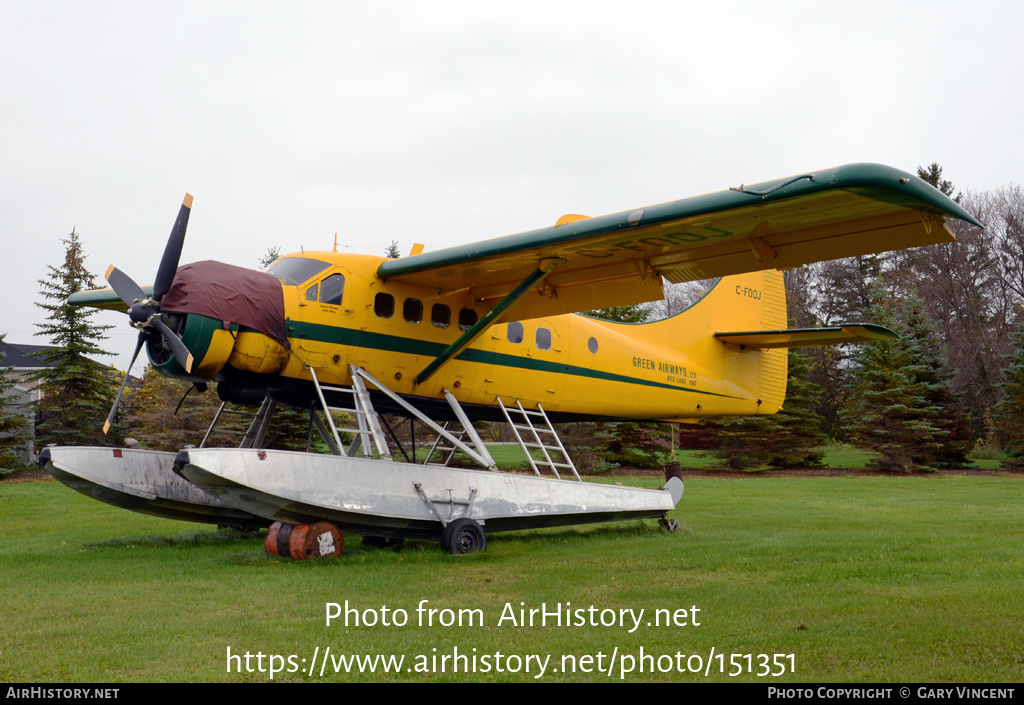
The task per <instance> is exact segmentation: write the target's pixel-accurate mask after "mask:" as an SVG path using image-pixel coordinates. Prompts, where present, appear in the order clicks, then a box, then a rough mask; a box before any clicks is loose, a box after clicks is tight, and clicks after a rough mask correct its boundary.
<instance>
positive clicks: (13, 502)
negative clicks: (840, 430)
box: [0, 476, 1024, 682]
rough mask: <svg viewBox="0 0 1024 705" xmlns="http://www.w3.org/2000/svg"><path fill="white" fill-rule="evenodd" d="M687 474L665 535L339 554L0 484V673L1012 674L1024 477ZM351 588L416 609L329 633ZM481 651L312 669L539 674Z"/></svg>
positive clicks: (77, 677) (569, 677)
mask: <svg viewBox="0 0 1024 705" xmlns="http://www.w3.org/2000/svg"><path fill="white" fill-rule="evenodd" d="M609 479H614V480H617V481H623V478H621V477H619V478H609ZM627 480H628V478H627ZM639 482H643V483H647V484H658V480H657V479H655V478H649V479H645V480H642V481H639ZM686 485H687V487H686V494H685V496H684V497H683V499H682V501H681V502H680V506H679V508H678V509H677V510H676V511H675V512H674V513H673V516H674V517H675V518H677V519H678V520H679V522H680V525H681V528H680V530H679V531H678V532H676V533H674V534H669V533H665V532H663V531H661V530H660V529H659V528H658V526H657V523H656V522H654V521H647V522H637V521H633V522H626V523H620V524H602V525H594V526H589V527H580V528H571V529H559V530H544V531H526V532H517V533H510V534H496V535H492V536H490V537H489V545H488V550H487V552H486V553H482V554H476V555H472V556H466V557H462V558H453V557H451V556H448V555H446V554H445V553H444V552H442V551H441V549H440V548H439V547H438V546H437V544H432V543H426V542H407V545H406V547H405V548H404V549H403V550H400V551H391V550H371V549H364V548H363V547H362V545H361V541H360V539H359V538H358V537H346V547H345V556H344V557H343V558H342V559H340V560H337V561H324V562H315V563H313V562H311V563H298V562H293V561H290V560H284V559H280V558H276V557H271V556H268V555H267V554H266V553H265V552H264V550H263V545H262V539H261V538H252V537H244V536H238V535H236V534H233V533H228V532H218V531H217V530H216V529H213V528H209V527H205V526H199V525H190V524H184V523H178V522H173V521H167V520H160V519H155V518H151V517H146V516H143V515H140V514H134V513H131V512H127V511H124V510H120V509H116V508H114V507H110V506H107V505H104V504H101V503H99V502H96V501H94V500H91V499H89V498H87V497H84V496H82V495H79V494H77V493H75V492H72V491H71V490H69V489H67V488H65V487H64V486H63V485H60V484H58V483H56V482H52V481H32V482H4V483H0V541H2V544H0V545H2V548H0V586H2V596H3V599H2V600H0V625H2V626H0V680H2V681H5V682H24V681H48V682H49V681H249V680H251V681H263V680H268V678H269V676H268V675H267V674H266V673H241V674H239V673H237V672H235V673H227V672H226V665H227V660H226V656H227V650H228V649H229V648H230V650H231V652H232V653H233V654H244V653H245V652H247V651H248V652H249V653H250V654H252V655H254V656H255V654H257V653H263V654H264V655H265V660H264V665H265V666H266V665H269V655H270V654H275V655H283V656H287V655H289V654H294V655H295V661H294V663H295V665H296V667H301V669H302V671H303V672H293V673H279V674H277V676H276V677H275V680H297V681H302V680H320V677H319V675H318V674H319V668H316V669H315V670H316V674H315V675H314V677H313V678H310V676H309V675H308V671H307V669H308V668H309V664H308V663H302V662H301V659H303V658H306V659H312V657H313V655H314V649H316V648H317V647H319V649H320V652H319V653H320V654H322V653H323V651H324V650H325V649H326V648H327V647H330V648H331V653H332V654H368V655H374V654H383V655H387V654H394V655H403V656H404V657H405V658H406V659H407V660H406V662H405V664H404V667H403V670H404V668H405V667H408V668H415V665H416V662H415V661H414V659H415V657H416V656H417V655H425V656H427V657H428V658H429V657H430V656H438V657H439V658H440V656H441V655H446V654H451V653H453V650H454V649H455V648H458V649H459V652H460V653H462V654H464V655H465V654H475V655H477V656H478V658H479V657H480V656H483V655H485V654H489V655H493V654H495V653H496V652H501V653H502V654H504V655H506V656H508V655H518V656H523V657H525V656H526V655H528V654H533V655H539V656H547V655H550V656H551V660H550V661H549V662H548V670H547V671H546V673H545V675H544V676H543V678H542V680H545V681H561V680H566V681H577V680H578V681H606V680H619V677H620V675H621V670H622V666H623V664H624V663H628V662H624V661H622V660H621V659H620V660H619V661H617V662H616V664H615V665H614V667H613V670H612V675H611V676H609V675H607V674H605V675H601V674H599V673H589V674H586V673H580V672H577V673H564V672H557V673H556V672H553V670H552V669H554V668H559V669H560V666H561V658H562V656H563V655H565V654H568V655H573V656H576V657H582V656H585V655H592V656H594V657H596V656H597V655H598V652H600V653H602V654H604V658H605V659H606V663H605V665H606V667H607V660H608V659H610V656H611V655H612V654H613V653H617V654H619V655H623V654H625V655H632V656H634V657H636V656H639V654H640V650H641V648H642V649H643V650H644V653H646V654H648V655H652V654H653V655H654V656H655V657H657V656H665V655H670V656H672V657H673V658H672V659H669V660H668V661H666V660H665V659H664V658H663V659H662V661H661V662H660V663H661V665H663V666H665V665H668V664H669V661H673V659H674V657H675V655H676V654H677V653H681V654H683V655H684V656H689V655H692V654H698V655H701V658H702V659H704V660H706V659H707V657H708V656H709V655H710V654H711V652H712V649H714V650H715V651H714V653H715V654H722V653H725V654H734V653H735V654H752V655H754V659H753V664H754V667H755V668H754V670H755V673H756V671H757V670H758V659H757V655H759V654H762V653H764V654H793V657H792V663H793V664H794V666H795V672H793V673H788V672H787V673H786V675H784V676H781V677H779V678H776V679H774V681H783V682H784V681H792V682H808V681H927V682H931V681H1020V680H1021V679H1022V676H1024V610H1021V607H1020V591H1021V585H1022V584H1024V580H1022V578H1024V478H1021V477H1020V476H989V477H970V478H968V477H962V476H930V477H906V478H903V477H877V476H873V477H817V478H794V477H771V476H759V477H751V478H744V479H720V478H693V479H690V480H688V481H687V483H686ZM346 600H347V601H349V603H350V605H353V606H357V607H358V608H359V609H360V610H366V609H370V610H374V611H376V612H377V614H379V613H380V609H381V607H382V606H386V607H387V608H388V609H389V610H398V609H402V610H405V611H406V612H407V613H408V614H409V616H410V624H409V625H407V626H404V627H399V626H391V627H384V626H375V627H368V626H359V627H356V626H349V627H345V626H344V625H342V624H340V623H339V622H335V623H334V624H333V625H332V626H329V627H328V626H326V625H325V604H326V603H328V602H338V603H342V604H344V602H345V601H346ZM421 600H428V601H429V602H428V603H427V606H429V607H434V608H437V609H449V610H453V611H456V612H457V611H458V610H460V609H473V610H479V613H477V614H479V615H481V616H482V617H483V620H484V623H483V624H482V625H480V624H478V625H474V626H463V627H458V626H440V625H436V624H435V625H434V626H432V627H427V626H422V627H421V626H416V624H415V622H416V608H417V605H419V603H420V601H421ZM521 602H522V603H525V606H526V607H527V608H539V607H540V606H541V604H542V603H547V605H548V606H549V607H553V606H554V605H555V604H556V603H561V604H563V605H564V603H566V602H570V603H571V604H572V607H573V608H588V607H589V606H591V605H593V606H595V607H597V608H599V609H613V610H619V609H632V610H636V611H639V610H640V609H643V610H645V613H644V617H643V620H642V623H641V626H640V627H639V628H637V629H636V630H635V631H633V632H632V633H630V632H629V629H628V628H621V627H619V626H589V625H588V626H561V627H558V626H547V627H541V626H534V627H530V626H511V625H509V624H504V625H499V624H498V623H497V622H498V619H499V617H500V616H501V614H502V611H503V609H504V608H505V605H506V604H508V605H511V606H512V607H513V608H515V609H518V608H519V607H520V603H521ZM693 606H696V607H697V608H699V610H700V612H699V613H697V619H698V621H700V626H660V627H659V626H647V621H648V618H649V617H650V616H651V615H652V614H653V612H654V610H658V609H662V610H669V611H670V612H674V611H675V610H690V609H691V608H692V607H693ZM467 614H468V613H467ZM690 614H691V615H692V613H690ZM434 649H437V651H433V650H434ZM473 649H476V652H473V651H472V650H473ZM616 650H617V652H616ZM716 659H717V657H716ZM741 661H742V663H743V664H745V663H746V661H745V660H743V659H741ZM594 663H595V666H596V664H597V662H596V661H595V662H594ZM673 663H675V662H674V661H673ZM690 663H691V664H693V665H696V662H695V661H692V662H690ZM786 663H787V665H788V663H789V661H788V660H787V661H786ZM714 664H715V665H714V667H713V668H711V669H710V672H709V674H708V675H707V677H705V675H704V674H703V673H700V674H692V673H689V672H685V663H684V672H682V673H679V672H676V671H675V670H673V671H672V672H670V673H655V674H650V673H644V674H639V673H636V672H633V673H629V674H626V675H625V680H627V681H637V680H665V681H681V682H696V681H703V680H705V679H706V680H723V681H727V680H730V678H729V676H727V675H723V674H721V673H720V672H719V670H720V669H719V663H718V661H717V660H715V661H714ZM239 665H241V664H239ZM251 665H252V666H253V667H254V668H255V667H256V660H255V658H254V659H253V660H252V663H251ZM279 665H284V666H285V667H286V668H287V662H286V661H282V662H280V663H279ZM513 665H514V662H513ZM491 666H492V667H491V670H490V672H487V673H478V674H476V675H466V674H464V673H458V674H453V673H451V665H450V663H449V666H448V670H449V672H448V673H446V674H440V673H425V674H418V673H416V672H415V671H413V672H409V671H405V672H401V673H398V674H392V675H382V674H381V673H377V674H362V675H359V674H352V675H333V674H330V670H331V669H330V668H328V669H326V673H327V674H328V675H325V676H324V680H328V679H329V680H336V681H355V680H402V681H430V680H509V681H517V680H522V681H531V680H533V676H534V675H536V674H537V668H536V664H535V663H534V664H533V669H532V671H531V673H523V672H521V673H498V672H496V667H495V664H494V663H493V662H491ZM725 667H726V671H727V672H728V670H729V656H726V657H725ZM634 668H639V666H638V665H634ZM236 670H237V669H236ZM734 680H758V678H757V676H756V675H749V674H747V673H744V674H743V675H741V676H738V677H736V678H734ZM760 680H762V681H770V680H773V679H772V678H770V677H768V678H762V679H760Z"/></svg>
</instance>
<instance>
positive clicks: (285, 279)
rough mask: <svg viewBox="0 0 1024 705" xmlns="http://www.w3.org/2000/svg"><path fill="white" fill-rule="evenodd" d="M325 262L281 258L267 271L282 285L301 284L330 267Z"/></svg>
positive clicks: (301, 258)
mask: <svg viewBox="0 0 1024 705" xmlns="http://www.w3.org/2000/svg"><path fill="white" fill-rule="evenodd" d="M330 266H331V265H329V264H328V263H327V262H321V261H320V260H318V259H309V258H308V257H282V258H281V259H279V260H277V262H275V263H274V264H272V265H271V266H270V269H268V270H267V272H268V273H269V274H273V275H274V276H275V277H277V278H278V279H279V280H280V281H281V283H283V284H291V285H293V286H294V285H296V284H301V283H302V282H306V281H309V280H310V279H312V278H313V277H315V276H316V275H317V274H319V273H320V272H322V271H324V270H325V269H327V268H328V267H330Z"/></svg>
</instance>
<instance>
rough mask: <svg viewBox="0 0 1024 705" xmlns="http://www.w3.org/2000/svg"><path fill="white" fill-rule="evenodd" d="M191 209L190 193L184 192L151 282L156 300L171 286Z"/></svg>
mask: <svg viewBox="0 0 1024 705" xmlns="http://www.w3.org/2000/svg"><path fill="white" fill-rule="evenodd" d="M191 211H192V194H189V193H186V194H185V200H184V201H183V202H182V204H181V208H180V209H179V210H178V217H177V218H176V219H175V221H174V227H172V228H171V235H170V237H168V238H167V246H166V247H164V256H163V257H162V258H161V259H160V268H159V269H157V271H156V281H155V282H154V283H153V298H154V299H155V300H157V301H159V300H160V299H162V298H163V297H164V294H166V293H167V291H168V290H169V289H170V288H171V284H172V283H173V282H174V273H175V272H177V271H178V260H180V259H181V248H182V246H184V244H185V228H187V227H188V214H189V213H190V212H191Z"/></svg>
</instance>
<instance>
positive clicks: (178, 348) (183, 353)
mask: <svg viewBox="0 0 1024 705" xmlns="http://www.w3.org/2000/svg"><path fill="white" fill-rule="evenodd" d="M153 325H154V326H155V327H156V329H157V330H158V331H160V332H161V333H162V334H163V336H164V340H165V341H167V344H168V345H169V346H171V352H173V353H174V357H176V358H177V359H178V362H179V363H181V366H182V367H184V368H185V371H186V372H191V371H192V353H190V352H189V351H188V348H186V347H185V343H183V342H181V338H179V337H178V336H176V335H175V334H174V332H173V331H172V330H171V329H170V328H168V327H167V324H166V323H164V322H163V321H161V320H160V319H159V318H157V317H156V316H154V317H153Z"/></svg>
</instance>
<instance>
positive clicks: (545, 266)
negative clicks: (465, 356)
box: [416, 258, 565, 384]
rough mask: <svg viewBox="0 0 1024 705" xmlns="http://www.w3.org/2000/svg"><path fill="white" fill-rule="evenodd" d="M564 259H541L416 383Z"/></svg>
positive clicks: (483, 328)
mask: <svg viewBox="0 0 1024 705" xmlns="http://www.w3.org/2000/svg"><path fill="white" fill-rule="evenodd" d="M564 262H565V260H564V259H558V258H550V259H542V260H541V261H540V266H539V267H538V268H537V269H536V270H535V271H534V272H533V274H531V275H530V276H528V277H527V278H526V279H524V280H523V281H522V282H521V283H520V284H519V286H517V287H516V288H515V289H513V290H512V291H511V292H510V293H509V294H508V296H506V297H505V298H503V299H502V300H501V301H499V302H498V303H497V304H495V306H494V308H492V309H491V310H490V311H488V312H487V313H485V314H484V315H483V316H481V317H480V320H479V321H477V322H476V323H474V324H473V325H472V326H470V328H469V329H468V330H467V331H466V332H465V333H463V334H462V335H460V336H459V339H458V340H456V341H455V342H454V343H452V344H451V345H449V346H448V347H447V348H445V349H444V351H443V352H442V353H441V354H440V355H438V356H437V357H436V358H435V359H434V361H433V362H431V363H430V364H429V365H427V366H426V367H424V368H423V371H422V372H420V373H419V374H418V375H416V384H422V383H423V382H425V381H426V380H427V379H428V378H429V377H430V375H432V374H434V373H435V372H437V371H438V370H439V369H440V368H441V366H442V365H444V364H445V363H446V362H448V360H450V359H452V358H453V357H454V356H455V355H458V354H459V353H460V352H461V351H462V350H464V349H465V348H466V347H467V346H469V344H470V343H472V342H473V341H474V340H476V339H477V338H478V337H479V336H480V334H481V333H483V332H484V331H485V330H487V329H488V328H490V327H491V326H493V325H494V324H495V323H497V322H498V321H499V320H500V319H501V315H502V314H503V313H505V311H507V310H508V309H509V307H510V306H512V305H513V304H515V303H516V302H518V301H519V300H520V299H522V298H523V297H524V296H526V295H527V294H528V293H529V292H530V290H531V289H533V287H534V286H536V285H537V284H539V283H540V282H541V281H543V280H544V278H545V277H546V276H547V275H549V274H551V272H553V271H555V268H556V267H557V266H558V265H560V264H563V263H564Z"/></svg>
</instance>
